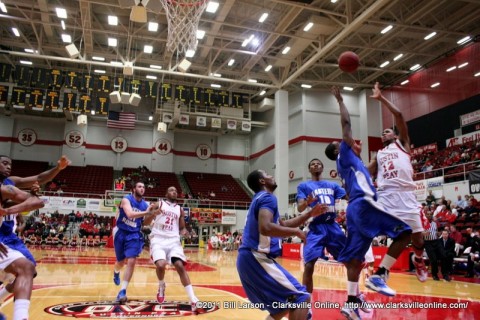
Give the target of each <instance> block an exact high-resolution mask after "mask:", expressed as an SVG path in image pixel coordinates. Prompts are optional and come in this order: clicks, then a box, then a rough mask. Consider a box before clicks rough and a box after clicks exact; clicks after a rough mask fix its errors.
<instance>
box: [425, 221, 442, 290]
mask: <svg viewBox="0 0 480 320" xmlns="http://www.w3.org/2000/svg"><path fill="white" fill-rule="evenodd" d="M427 219H428V223H427V226H426V227H425V231H424V233H423V239H424V241H425V251H426V252H427V255H428V259H429V260H430V267H431V272H432V278H433V280H436V281H438V280H440V279H439V278H438V259H439V258H440V254H439V245H440V243H439V242H438V233H437V230H438V227H437V223H436V222H435V219H434V218H433V214H432V213H427Z"/></svg>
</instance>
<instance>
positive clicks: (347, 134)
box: [332, 87, 355, 147]
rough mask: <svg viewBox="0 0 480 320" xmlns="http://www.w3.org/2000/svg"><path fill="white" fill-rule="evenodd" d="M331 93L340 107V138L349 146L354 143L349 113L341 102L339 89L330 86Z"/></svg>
mask: <svg viewBox="0 0 480 320" xmlns="http://www.w3.org/2000/svg"><path fill="white" fill-rule="evenodd" d="M332 94H333V95H334V96H335V99H337V102H338V105H339V107H340V122H341V124H342V138H343V141H345V142H346V143H347V144H348V145H349V146H350V147H353V146H354V145H355V140H354V139H353V136H352V123H351V122H350V113H349V112H348V110H347V107H346V106H345V103H343V97H342V95H341V94H340V89H339V88H338V87H332Z"/></svg>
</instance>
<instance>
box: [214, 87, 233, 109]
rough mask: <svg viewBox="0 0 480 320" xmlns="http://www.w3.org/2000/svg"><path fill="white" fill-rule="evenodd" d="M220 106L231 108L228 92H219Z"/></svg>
mask: <svg viewBox="0 0 480 320" xmlns="http://www.w3.org/2000/svg"><path fill="white" fill-rule="evenodd" d="M217 98H218V106H219V107H228V106H229V100H230V99H229V98H230V93H229V92H228V91H225V90H222V91H219V92H218V95H217Z"/></svg>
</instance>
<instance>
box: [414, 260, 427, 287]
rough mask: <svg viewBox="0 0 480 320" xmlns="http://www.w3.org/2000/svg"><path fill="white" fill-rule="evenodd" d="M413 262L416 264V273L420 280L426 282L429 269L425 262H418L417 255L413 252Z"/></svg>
mask: <svg viewBox="0 0 480 320" xmlns="http://www.w3.org/2000/svg"><path fill="white" fill-rule="evenodd" d="M412 262H413V265H414V266H415V275H416V276H417V279H418V281H420V282H425V281H427V277H428V271H427V268H426V267H425V262H423V261H422V262H417V260H415V255H414V254H412Z"/></svg>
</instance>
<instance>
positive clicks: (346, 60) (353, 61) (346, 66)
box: [338, 51, 360, 73]
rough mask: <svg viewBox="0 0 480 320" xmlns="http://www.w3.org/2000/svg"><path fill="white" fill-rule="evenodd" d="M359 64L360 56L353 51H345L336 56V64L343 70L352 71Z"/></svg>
mask: <svg viewBox="0 0 480 320" xmlns="http://www.w3.org/2000/svg"><path fill="white" fill-rule="evenodd" d="M359 65H360V58H359V57H358V56H357V54H356V53H355V52H352V51H345V52H344V53H342V54H341V55H340V57H339V58H338V66H339V67H340V69H341V70H342V71H343V72H348V73H351V72H354V71H355V70H357V68H358V66H359Z"/></svg>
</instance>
